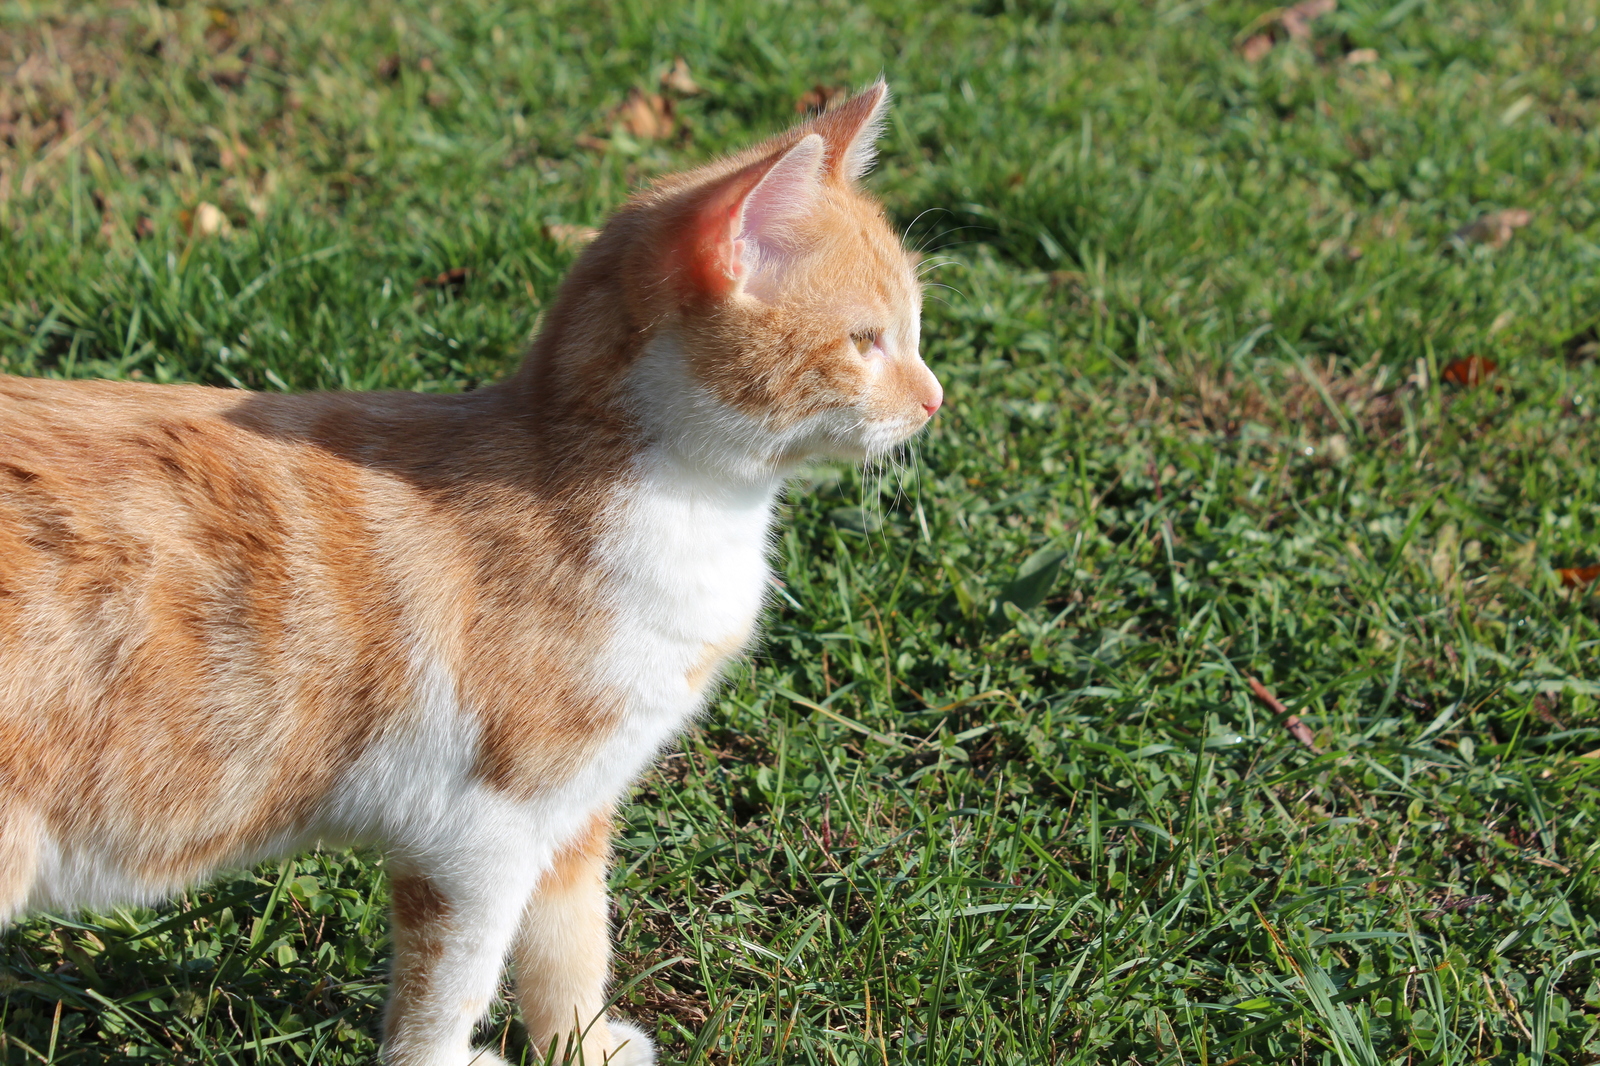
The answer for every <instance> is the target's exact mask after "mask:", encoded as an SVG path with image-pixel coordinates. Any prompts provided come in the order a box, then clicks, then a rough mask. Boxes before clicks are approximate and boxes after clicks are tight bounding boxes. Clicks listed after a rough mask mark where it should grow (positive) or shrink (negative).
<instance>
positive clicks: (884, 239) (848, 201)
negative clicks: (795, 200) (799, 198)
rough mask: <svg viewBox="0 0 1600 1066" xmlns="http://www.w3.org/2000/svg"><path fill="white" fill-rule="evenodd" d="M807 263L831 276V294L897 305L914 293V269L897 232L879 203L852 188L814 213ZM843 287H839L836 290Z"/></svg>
mask: <svg viewBox="0 0 1600 1066" xmlns="http://www.w3.org/2000/svg"><path fill="white" fill-rule="evenodd" d="M816 234H817V237H818V247H817V252H816V254H815V255H814V256H813V257H812V262H813V265H814V267H815V269H816V270H817V272H819V273H822V274H825V275H828V276H830V280H831V281H832V282H833V285H832V288H833V289H834V290H835V291H834V293H833V295H834V296H835V297H838V296H847V295H848V296H851V297H854V298H856V299H860V300H867V301H871V302H873V303H876V304H882V305H888V306H891V307H893V306H899V305H903V304H905V303H907V302H908V301H915V300H916V297H917V295H918V291H919V290H918V286H917V281H916V271H915V268H914V265H913V262H912V257H911V255H910V254H909V253H908V252H907V251H906V248H905V245H904V244H903V243H902V241H901V239H900V235H899V234H898V233H897V232H895V229H894V227H893V226H892V225H891V224H890V223H889V220H888V219H887V218H886V217H885V216H884V214H883V211H882V209H881V208H879V207H878V205H877V204H876V203H874V202H873V201H871V200H869V199H868V198H867V197H865V196H863V195H861V194H858V193H855V192H854V191H853V190H852V191H850V192H848V193H846V194H844V195H841V196H837V197H832V198H830V203H829V204H828V209H827V210H825V211H821V212H819V213H818V215H817V218H816ZM841 290H843V291H841Z"/></svg>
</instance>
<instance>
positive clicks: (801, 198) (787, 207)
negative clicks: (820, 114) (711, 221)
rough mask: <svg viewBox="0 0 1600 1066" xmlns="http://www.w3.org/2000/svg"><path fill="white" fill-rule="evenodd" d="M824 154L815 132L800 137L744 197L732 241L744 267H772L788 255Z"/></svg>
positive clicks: (808, 206)
mask: <svg viewBox="0 0 1600 1066" xmlns="http://www.w3.org/2000/svg"><path fill="white" fill-rule="evenodd" d="M825 151H826V149H825V147H824V146H823V143H822V138H821V137H819V136H817V135H816V134H815V133H813V134H811V135H810V136H807V137H802V138H801V139H800V142H799V143H798V144H796V145H795V146H794V147H793V148H791V149H789V151H788V152H786V153H784V156H783V158H782V159H780V160H778V161H777V163H775V164H773V167H772V169H771V170H769V171H767V174H766V177H764V178H762V179H761V182H760V184H758V185H757V186H756V187H755V188H754V189H752V190H750V195H749V196H747V197H745V201H744V207H743V211H742V212H741V216H742V217H741V219H740V222H741V226H740V231H739V239H738V240H737V241H736V242H735V248H736V250H737V251H738V252H739V253H740V254H741V255H742V256H743V259H742V265H743V267H744V268H746V269H747V270H753V269H759V268H760V267H762V266H763V265H765V266H768V267H771V266H775V265H777V264H776V262H775V260H778V259H781V258H782V257H783V256H784V255H785V254H786V253H789V252H792V250H793V248H794V245H795V241H794V229H795V223H796V222H798V221H800V220H801V219H803V218H804V217H805V215H806V213H807V212H808V211H810V209H811V207H812V205H813V204H815V202H816V197H817V192H818V179H819V178H820V176H821V173H822V159H823V155H824V153H825Z"/></svg>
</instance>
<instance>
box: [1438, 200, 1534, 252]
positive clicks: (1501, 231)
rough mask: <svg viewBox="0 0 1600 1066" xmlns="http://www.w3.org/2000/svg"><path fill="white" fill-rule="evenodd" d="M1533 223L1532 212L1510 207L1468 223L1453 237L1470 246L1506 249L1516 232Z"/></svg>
mask: <svg viewBox="0 0 1600 1066" xmlns="http://www.w3.org/2000/svg"><path fill="white" fill-rule="evenodd" d="M1532 221H1533V212H1532V211H1529V210H1527V209H1526V208H1522V207H1508V208H1506V209H1505V210H1504V211H1491V212H1489V213H1488V214H1487V215H1484V216H1483V217H1482V218H1479V219H1477V220H1475V221H1473V222H1469V223H1467V224H1466V225H1465V226H1462V227H1461V228H1460V229H1458V230H1456V231H1455V233H1454V234H1452V236H1454V237H1456V238H1458V239H1460V240H1463V241H1466V242H1468V243H1470V244H1487V245H1488V246H1489V247H1491V248H1504V247H1505V246H1506V242H1507V241H1509V240H1511V235H1512V234H1513V233H1514V232H1516V231H1517V230H1519V229H1521V228H1522V227H1523V226H1526V225H1527V224H1528V223H1529V222H1532Z"/></svg>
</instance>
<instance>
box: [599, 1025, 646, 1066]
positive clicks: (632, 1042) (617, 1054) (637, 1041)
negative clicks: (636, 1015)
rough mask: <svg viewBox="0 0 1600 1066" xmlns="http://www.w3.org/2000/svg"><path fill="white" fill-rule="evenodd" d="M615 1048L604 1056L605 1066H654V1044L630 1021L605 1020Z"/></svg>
mask: <svg viewBox="0 0 1600 1066" xmlns="http://www.w3.org/2000/svg"><path fill="white" fill-rule="evenodd" d="M606 1024H607V1025H608V1026H609V1027H610V1029H611V1042H612V1043H613V1044H616V1045H617V1050H615V1051H613V1052H612V1053H611V1054H609V1055H607V1056H606V1066H655V1061H656V1046H655V1044H653V1043H651V1041H650V1038H649V1037H648V1036H646V1035H645V1033H644V1030H643V1029H640V1028H639V1027H638V1026H637V1025H634V1024H633V1023H632V1022H619V1021H607V1023H606Z"/></svg>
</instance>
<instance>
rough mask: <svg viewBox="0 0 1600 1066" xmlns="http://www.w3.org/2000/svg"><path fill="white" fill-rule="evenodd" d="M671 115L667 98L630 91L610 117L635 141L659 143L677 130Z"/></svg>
mask: <svg viewBox="0 0 1600 1066" xmlns="http://www.w3.org/2000/svg"><path fill="white" fill-rule="evenodd" d="M672 113H673V107H672V101H671V100H670V99H668V98H667V97H665V96H661V95H659V94H657V93H646V92H641V91H640V90H638V89H631V90H629V92H628V98H627V99H626V100H624V101H622V103H621V104H619V105H618V106H617V108H616V109H615V110H613V111H612V112H611V116H610V117H611V121H612V122H614V123H615V124H616V125H619V126H621V127H622V129H623V132H625V133H626V134H627V135H628V136H630V137H632V138H633V139H634V140H636V141H660V140H665V139H666V138H668V137H670V136H672V131H673V130H675V129H677V123H676V122H675V121H674V120H673V115H672Z"/></svg>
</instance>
